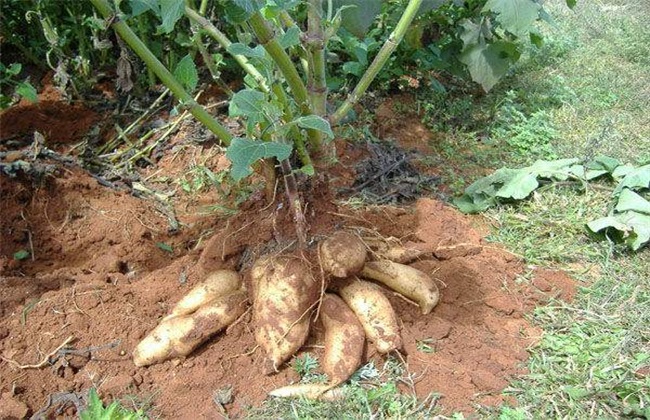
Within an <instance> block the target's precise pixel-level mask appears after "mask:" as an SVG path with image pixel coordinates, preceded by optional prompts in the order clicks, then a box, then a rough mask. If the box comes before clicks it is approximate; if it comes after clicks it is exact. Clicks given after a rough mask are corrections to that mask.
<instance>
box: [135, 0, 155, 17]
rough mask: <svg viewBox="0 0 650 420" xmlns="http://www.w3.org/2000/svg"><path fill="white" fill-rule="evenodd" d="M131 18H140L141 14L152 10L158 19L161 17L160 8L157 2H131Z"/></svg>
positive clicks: (140, 0)
mask: <svg viewBox="0 0 650 420" xmlns="http://www.w3.org/2000/svg"><path fill="white" fill-rule="evenodd" d="M129 5H130V6H131V17H136V16H140V15H141V14H143V13H145V12H148V11H149V10H152V11H153V12H154V13H156V15H157V16H158V17H160V7H159V6H158V1H157V0H131V1H129Z"/></svg>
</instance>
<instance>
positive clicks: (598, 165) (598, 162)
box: [585, 156, 621, 173]
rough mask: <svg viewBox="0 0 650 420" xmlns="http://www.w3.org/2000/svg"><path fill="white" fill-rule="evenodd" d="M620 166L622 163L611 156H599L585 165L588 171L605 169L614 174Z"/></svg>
mask: <svg viewBox="0 0 650 420" xmlns="http://www.w3.org/2000/svg"><path fill="white" fill-rule="evenodd" d="M619 166H621V162H619V160H618V159H615V158H613V157H609V156H597V157H595V158H594V159H593V160H592V161H590V162H587V163H586V164H585V167H586V168H587V169H604V170H606V171H607V172H609V173H613V172H614V170H615V169H616V168H618V167H619Z"/></svg>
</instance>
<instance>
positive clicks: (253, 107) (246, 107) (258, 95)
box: [229, 89, 266, 121]
mask: <svg viewBox="0 0 650 420" xmlns="http://www.w3.org/2000/svg"><path fill="white" fill-rule="evenodd" d="M265 102H266V95H265V94H264V93H263V92H260V91H257V90H253V89H244V90H240V91H239V92H237V93H235V95H234V96H233V97H232V100H231V101H230V108H229V113H230V116H231V117H243V116H245V117H248V118H249V119H252V120H254V121H262V119H263V118H264V103H265Z"/></svg>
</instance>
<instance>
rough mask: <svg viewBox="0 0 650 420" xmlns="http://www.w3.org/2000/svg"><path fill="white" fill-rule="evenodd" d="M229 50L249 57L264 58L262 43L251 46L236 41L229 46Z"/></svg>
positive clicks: (234, 53) (231, 52) (233, 53)
mask: <svg viewBox="0 0 650 420" xmlns="http://www.w3.org/2000/svg"><path fill="white" fill-rule="evenodd" d="M227 50H228V52H229V53H230V54H232V55H243V56H244V57H248V58H264V54H265V51H264V47H262V46H261V45H258V46H256V47H255V48H251V47H249V46H248V45H245V44H242V43H241V42H234V43H232V44H230V45H229V46H228V48H227Z"/></svg>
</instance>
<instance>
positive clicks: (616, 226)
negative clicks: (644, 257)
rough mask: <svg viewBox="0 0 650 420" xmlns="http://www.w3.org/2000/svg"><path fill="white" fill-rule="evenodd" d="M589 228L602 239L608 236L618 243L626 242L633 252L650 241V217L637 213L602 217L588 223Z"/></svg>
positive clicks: (631, 212)
mask: <svg viewBox="0 0 650 420" xmlns="http://www.w3.org/2000/svg"><path fill="white" fill-rule="evenodd" d="M587 228H588V229H589V230H590V231H591V232H593V233H595V234H599V236H601V237H602V236H605V235H608V236H609V237H610V238H611V239H613V240H614V241H616V242H624V243H625V244H627V246H628V247H629V248H630V249H632V250H633V251H636V250H638V249H639V248H641V247H642V246H644V245H645V244H647V243H648V242H649V241H650V216H648V215H646V214H641V213H637V212H635V211H627V212H624V213H618V214H616V215H614V216H607V217H602V218H600V219H597V220H594V221H591V222H589V223H587Z"/></svg>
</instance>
